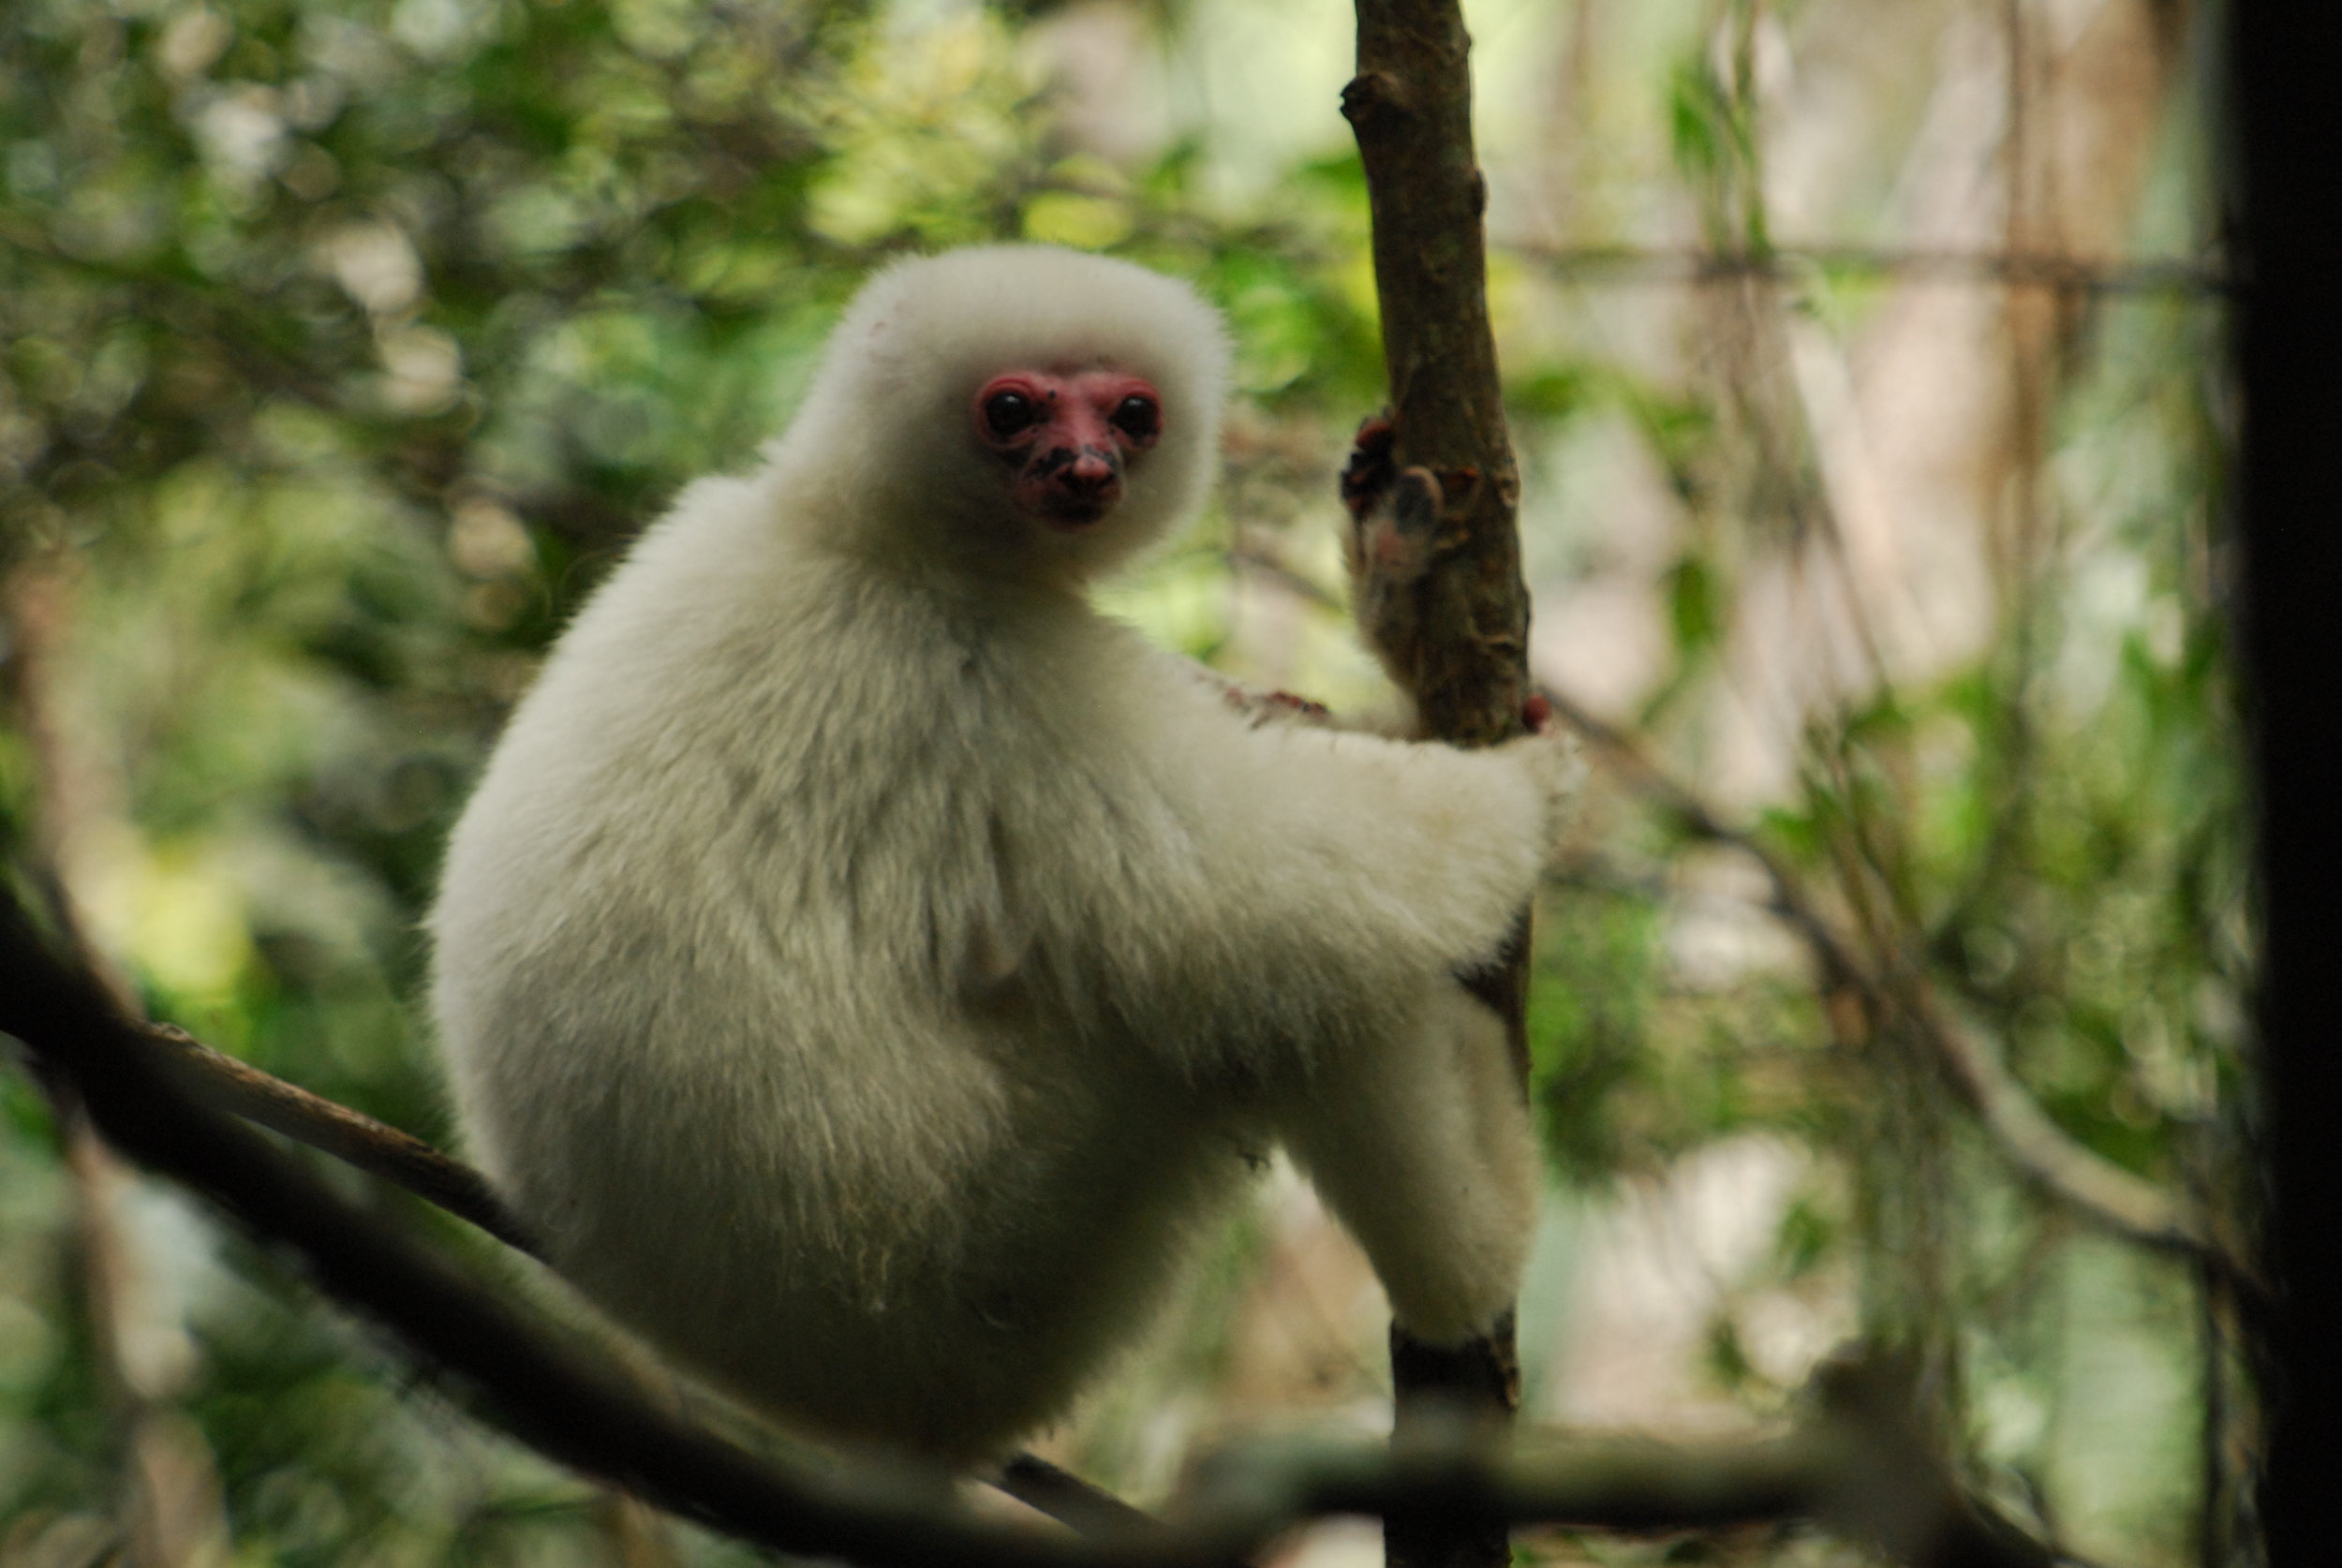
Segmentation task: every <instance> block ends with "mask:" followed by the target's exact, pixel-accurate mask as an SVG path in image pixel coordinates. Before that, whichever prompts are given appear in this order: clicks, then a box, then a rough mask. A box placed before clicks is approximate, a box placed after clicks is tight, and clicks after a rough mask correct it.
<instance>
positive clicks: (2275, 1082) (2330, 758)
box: [2230, 0, 2342, 1568]
mask: <svg viewBox="0 0 2342 1568" xmlns="http://www.w3.org/2000/svg"><path fill="white" fill-rule="evenodd" d="M2230 25H2231V45H2232V49H2231V79H2230V81H2231V88H2232V90H2233V93H2234V95H2235V101H2234V108H2235V114H2234V123H2233V126H2232V129H2233V131H2234V136H2235V140H2234V144H2233V146H2232V148H2231V153H2232V155H2233V156H2234V159H2235V162H2234V169H2235V172H2236V176H2237V181H2238V190H2237V193H2236V194H2237V197H2238V201H2239V208H2240V215H2241V218H2242V227H2241V237H2242V241H2243V244H2242V251H2243V255H2242V256H2241V258H2240V262H2241V267H2242V271H2243V274H2244V277H2245V288H2244V291H2243V295H2242V300H2241V304H2240V312H2239V322H2238V334H2237V340H2236V341H2237V350H2238V360H2239V364H2240V368H2241V372H2242V377H2243V382H2244V450H2243V454H2242V460H2241V463H2240V466H2239V474H2238V490H2239V495H2240V497H2241V501H2242V514H2243V519H2244V541H2243V542H2244V584H2245V593H2244V602H2243V606H2242V620H2243V631H2244V653H2245V658H2244V669H2245V683H2246V711H2247V714H2248V717H2249V722H2250V724H2251V728H2252V744H2253V755H2254V761H2255V763H2256V766H2257V769H2258V774H2259V778H2258V784H2259V804H2260V893H2261V900H2262V902H2261V912H2262V917H2263V920H2264V922H2265V927H2264V930H2265V949H2264V959H2263V963H2264V968H2263V970H2262V977H2261V991H2260V1039H2261V1049H2262V1052H2263V1060H2264V1074H2265V1076H2264V1085H2265V1087H2264V1091H2263V1092H2264V1095H2265V1109H2266V1117H2267V1119H2266V1129H2267V1131H2266V1140H2267V1142H2266V1149H2265V1159H2266V1165H2265V1169H2266V1170H2267V1172H2268V1175H2269V1178H2270V1186H2271V1192H2270V1200H2271V1211H2270V1220H2271V1229H2270V1235H2269V1239H2270V1243H2271V1252H2272V1259H2271V1262H2272V1264H2273V1265H2274V1271H2275V1275H2276V1278H2277V1282H2278V1289H2279V1304H2278V1307H2277V1309H2276V1312H2275V1322H2274V1324H2273V1327H2272V1332H2271V1333H2270V1335H2269V1337H2268V1339H2267V1347H2268V1349H2269V1350H2270V1351H2271V1352H2273V1353H2274V1354H2273V1355H2272V1357H2271V1359H2272V1361H2273V1362H2274V1369H2275V1386H2274V1387H2273V1388H2272V1390H2271V1391H2270V1392H2271V1394H2272V1395H2273V1396H2274V1400H2273V1408H2274V1420H2273V1423H2272V1427H2271V1432H2270V1448H2269V1468H2268V1472H2267V1476H2266V1479H2265V1482H2264V1484H2263V1488H2262V1493H2261V1497H2262V1510H2263V1516H2264V1518H2265V1520H2266V1523H2267V1528H2268V1540H2269V1554H2270V1561H2271V1562H2272V1563H2273V1564H2274V1565H2275V1568H2321V1565H2323V1564H2326V1563H2330V1562H2333V1561H2335V1560H2336V1553H2337V1551H2338V1550H2342V1461H2337V1460H2336V1458H2335V1456H2336V1455H2337V1454H2342V1375H2338V1373H2337V1368H2338V1367H2342V1363H2338V1362H2337V1359H2336V1354H2335V1347H2336V1340H2337V1337H2342V1159H2337V1153H2336V1150H2337V1137H2342V1093H2338V1092H2337V1089H2336V1086H2337V1084H2342V4H2336V3H2335V0H2233V9H2232V10H2231V22H2230Z"/></svg>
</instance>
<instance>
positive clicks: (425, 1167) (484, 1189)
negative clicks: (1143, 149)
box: [145, 1024, 1157, 1531]
mask: <svg viewBox="0 0 2342 1568" xmlns="http://www.w3.org/2000/svg"><path fill="white" fill-rule="evenodd" d="M145 1033H146V1036H147V1038H148V1039H149V1040H151V1041H153V1042H154V1043H156V1044H158V1045H161V1046H163V1047H165V1048H166V1049H167V1050H168V1051H170V1053H172V1055H173V1056H174V1057H175V1065H176V1066H177V1067H178V1069H179V1070H180V1072H181V1076H182V1078H183V1080H184V1082H185V1085H186V1087H188V1088H189V1089H190V1090H191V1091H192V1092H193V1093H194V1094H195V1095H196V1096H197V1097H198V1098H199V1099H200V1100H201V1101H202V1102H204V1103H205V1104H208V1105H210V1106H212V1107H213V1108H214V1109H215V1110H221V1111H226V1112H229V1113H230V1114H231V1115H233V1116H237V1117H243V1118H244V1119H245V1120H246V1121H249V1122H253V1123H256V1124H257V1125H259V1126H261V1127H265V1128H267V1129H268V1130H269V1131H270V1132H277V1133H281V1134H283V1135H284V1136H286V1137H288V1138H290V1139H292V1140H293V1141H294V1142H295V1143H300V1144H305V1145H307V1146H309V1147H311V1148H314V1149H317V1150H319V1152H320V1153H324V1154H330V1155H332V1156H333V1157H334V1159H336V1160H339V1161H342V1162H343V1163H345V1164H348V1165H350V1166H353V1167H355V1168H356V1169H358V1170H361V1171H363V1172H365V1173H366V1174H367V1175H368V1176H377V1177H379V1178H380V1179H382V1180H384V1181H387V1182H389V1183H390V1184H391V1185H392V1186H393V1187H397V1188H400V1189H403V1190H404V1191H408V1192H410V1193H412V1194H414V1195H415V1196H416V1197H418V1198H421V1199H422V1200H423V1201H424V1202H425V1203H428V1204H431V1205H433V1206H435V1207H437V1208H440V1209H444V1210H445V1211H446V1212H448V1213H450V1214H452V1215H454V1216H455V1217H456V1218H457V1219H458V1220H465V1221H467V1223H469V1224H472V1225H476V1226H478V1227H479V1228H480V1229H481V1230H482V1231H485V1232H486V1233H487V1234H488V1235H492V1236H495V1237H496V1238H497V1240H498V1241H501V1242H503V1243H504V1244H505V1245H506V1246H508V1247H511V1248H513V1249H514V1250H518V1251H522V1252H526V1253H527V1254H528V1255H529V1256H531V1257H541V1256H542V1253H541V1251H540V1250H539V1248H538V1244H537V1240H536V1238H535V1237H534V1236H533V1235H530V1234H529V1232H528V1228H527V1227H526V1225H525V1224H523V1223H522V1222H521V1220H520V1218H519V1217H518V1216H517V1215H515V1214H513V1213H512V1211H511V1209H510V1208H508V1207H506V1206H505V1204H504V1201H503V1200H502V1199H501V1198H498V1197H497V1195H496V1191H495V1190H494V1189H493V1188H491V1187H490V1186H489V1185H488V1180H487V1178H486V1177H485V1176H482V1175H481V1174H480V1172H479V1171H477V1170H475V1169H474V1168H473V1167H471V1166H469V1165H467V1164H465V1163H464V1162H463V1161H460V1160H457V1159H454V1158H453V1157H452V1156H450V1155H447V1154H443V1153H441V1152H440V1151H439V1150H437V1149H436V1148H434V1147H432V1146H430V1145H429V1144H426V1143H424V1142H423V1141H422V1139H420V1138H417V1137H415V1136H413V1135H412V1134H410V1133H407V1132H400V1131H399V1130H398V1129H397V1128H395V1127H393V1126H391V1125H390V1124H389V1123H387V1122H381V1121H377V1120H376V1119H375V1118H374V1117H370V1116H366V1115H364V1114H363V1113H362V1112H359V1111H353V1110H351V1109H350V1108H349V1107H348V1106H347V1105H343V1104H339V1103H337V1102H334V1101H331V1100H328V1099H326V1098H325V1097H324V1096H323V1095H319V1094H313V1093H311V1092H310V1091H309V1090H307V1089H305V1088H303V1087H300V1086H299V1085H297V1084H289V1083H287V1082H286V1081H285V1080H284V1079H282V1078H279V1077H277V1076H276V1075H275V1074H274V1073H271V1072H262V1071H261V1070H260V1069H259V1068H257V1067H254V1066H253V1065H252V1064H251V1063H249V1062H245V1061H240V1060H238V1059H237V1058H234V1057H231V1056H229V1055H228V1054H227V1053H225V1052H222V1051H215V1050H214V1049H213V1048H212V1047H210V1046H209V1045H206V1044H204V1043H202V1042H201V1041H200V1040H198V1039H196V1038H195V1037H194V1036H193V1035H191V1034H189V1033H187V1032H186V1031H185V1029H181V1028H174V1027H173V1026H171V1025H169V1024H150V1025H148V1026H146V1028H145ZM991 1484H992V1485H993V1486H995V1487H999V1488H1000V1489H1001V1491H1004V1492H1006V1493H1007V1494H1008V1495H1009V1496H1011V1497H1013V1498H1015V1499H1016V1500H1017V1501H1019V1502H1022V1503H1024V1504H1025V1505H1026V1506H1028V1507H1030V1508H1033V1509H1036V1510H1038V1511H1039V1512H1041V1513H1043V1514H1046V1515H1047V1516H1049V1517H1051V1518H1053V1519H1056V1520H1058V1521H1059V1522H1060V1523H1061V1524H1065V1525H1068V1526H1071V1527H1072V1528H1074V1529H1075V1530H1078V1531H1106V1530H1111V1529H1121V1530H1125V1531H1128V1530H1135V1529H1140V1528H1144V1527H1147V1526H1151V1525H1153V1524H1155V1523H1156V1522H1157V1521H1156V1520H1155V1519H1154V1518H1153V1517H1152V1516H1150V1515H1148V1514H1146V1513H1144V1512H1142V1511H1140V1510H1139V1509H1136V1508H1134V1507H1132V1506H1131V1505H1130V1504H1128V1503H1126V1502H1124V1501H1121V1500H1120V1499H1119V1498H1118V1497H1115V1496H1114V1495H1113V1494H1112V1493H1110V1492H1106V1491H1104V1490H1102V1489H1101V1488H1099V1487H1093V1486H1091V1485H1090V1484H1089V1482H1087V1481H1085V1480H1083V1479H1082V1478H1081V1477H1079V1476H1077V1475H1075V1474H1073V1473H1072V1472H1069V1471H1065V1470H1060V1468H1059V1467H1057V1466H1056V1465H1053V1464H1051V1463H1049V1462H1048V1461H1047V1460H1046V1459H1043V1458H1040V1457H1036V1456H1034V1455H1031V1454H1018V1455H1016V1456H1015V1457H1013V1458H1011V1459H1010V1460H1009V1462H1008V1463H1007V1464H1006V1465H1005V1466H1003V1467H1002V1468H1001V1472H1000V1473H999V1474H998V1475H996V1476H994V1477H992V1480H991Z"/></svg>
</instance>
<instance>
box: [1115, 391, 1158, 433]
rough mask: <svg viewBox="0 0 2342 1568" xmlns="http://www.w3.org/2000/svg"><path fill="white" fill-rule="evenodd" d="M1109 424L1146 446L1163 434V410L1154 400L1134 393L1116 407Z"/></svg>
mask: <svg viewBox="0 0 2342 1568" xmlns="http://www.w3.org/2000/svg"><path fill="white" fill-rule="evenodd" d="M1107 422H1108V423H1109V424H1111V425H1113V426H1114V428H1115V429H1117V430H1119V431H1120V432H1121V433H1122V434H1123V435H1125V436H1129V437H1130V438H1131V439H1132V440H1134V441H1137V442H1140V443H1141V444H1144V443H1146V442H1148V441H1151V440H1153V439H1154V438H1155V437H1156V436H1160V435H1162V434H1163V409H1162V408H1161V407H1159V406H1158V405H1157V404H1156V402H1155V400H1154V399H1153V398H1151V397H1141V396H1140V395H1139V394H1138V393H1136V392H1133V393H1132V394H1131V395H1130V396H1128V397H1126V398H1124V399H1123V400H1122V401H1121V402H1119V403H1118V404H1116V405H1115V406H1114V412H1113V413H1112V414H1110V415H1108V416H1107Z"/></svg>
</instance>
